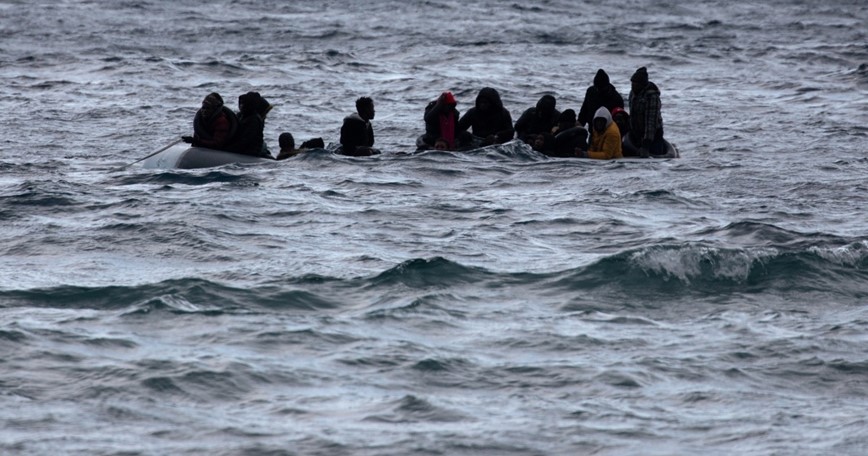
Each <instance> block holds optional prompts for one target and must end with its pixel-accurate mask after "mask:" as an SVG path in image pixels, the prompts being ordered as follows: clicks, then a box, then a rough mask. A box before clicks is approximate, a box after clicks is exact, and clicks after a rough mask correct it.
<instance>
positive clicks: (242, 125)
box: [225, 92, 271, 158]
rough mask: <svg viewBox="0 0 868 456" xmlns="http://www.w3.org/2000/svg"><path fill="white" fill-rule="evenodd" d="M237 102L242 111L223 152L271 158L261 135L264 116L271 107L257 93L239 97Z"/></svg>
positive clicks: (263, 128)
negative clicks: (236, 129) (235, 128)
mask: <svg viewBox="0 0 868 456" xmlns="http://www.w3.org/2000/svg"><path fill="white" fill-rule="evenodd" d="M238 101H239V105H241V106H242V111H241V112H240V113H238V131H237V132H236V133H235V136H234V137H233V138H232V140H231V141H230V142H229V144H228V145H227V146H226V147H225V150H228V151H230V152H235V153H239V154H244V155H253V156H254V157H268V158H271V153H269V152H268V147H266V146H265V139H264V135H263V131H264V130H265V116H266V115H267V114H268V112H269V111H270V110H271V105H270V104H269V103H268V102H267V101H266V100H265V98H262V97H261V96H259V93H257V92H248V93H246V94H244V95H241V96H240V97H238ZM242 103H243V104H242Z"/></svg>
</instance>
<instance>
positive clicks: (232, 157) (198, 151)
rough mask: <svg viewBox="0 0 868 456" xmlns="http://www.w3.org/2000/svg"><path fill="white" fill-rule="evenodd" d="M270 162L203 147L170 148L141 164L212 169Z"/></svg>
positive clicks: (159, 166)
mask: <svg viewBox="0 0 868 456" xmlns="http://www.w3.org/2000/svg"><path fill="white" fill-rule="evenodd" d="M267 161H272V160H271V159H269V158H266V157H254V156H251V155H243V154H236V153H234V152H226V151H223V150H214V149H208V148H205V147H186V145H185V146H178V147H171V148H169V149H166V150H164V151H162V152H160V153H159V154H157V155H154V156H153V157H149V158H147V159H146V160H144V161H143V162H142V167H144V168H149V169H195V168H212V167H214V166H222V165H228V164H231V163H261V162H267Z"/></svg>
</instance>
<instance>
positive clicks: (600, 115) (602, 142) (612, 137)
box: [587, 107, 623, 160]
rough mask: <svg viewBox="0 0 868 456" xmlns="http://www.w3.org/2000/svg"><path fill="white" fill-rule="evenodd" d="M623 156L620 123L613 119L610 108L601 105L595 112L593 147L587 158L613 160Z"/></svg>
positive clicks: (592, 135)
mask: <svg viewBox="0 0 868 456" xmlns="http://www.w3.org/2000/svg"><path fill="white" fill-rule="evenodd" d="M622 157H623V154H622V153H621V131H620V130H618V125H617V124H615V122H613V121H612V114H610V113H609V110H608V109H606V108H605V107H601V108H599V109H597V112H596V113H595V114H594V122H593V129H592V130H591V147H590V148H589V149H588V152H587V158H596V159H599V160H611V159H613V158H622Z"/></svg>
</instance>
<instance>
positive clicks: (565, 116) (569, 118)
mask: <svg viewBox="0 0 868 456" xmlns="http://www.w3.org/2000/svg"><path fill="white" fill-rule="evenodd" d="M575 126H576V111H573V110H572V109H564V112H562V113H561V115H560V116H558V127H559V128H560V129H561V130H566V129H569V128H573V127H575Z"/></svg>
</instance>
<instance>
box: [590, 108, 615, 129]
mask: <svg viewBox="0 0 868 456" xmlns="http://www.w3.org/2000/svg"><path fill="white" fill-rule="evenodd" d="M598 119H602V120H600V121H598ZM603 120H604V121H605V123H603ZM609 125H612V114H610V113H609V110H608V109H606V107H605V106H603V107H601V108H600V109H598V110H597V112H596V113H594V130H597V131H605V130H606V129H607V128H609ZM600 127H602V128H600Z"/></svg>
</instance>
